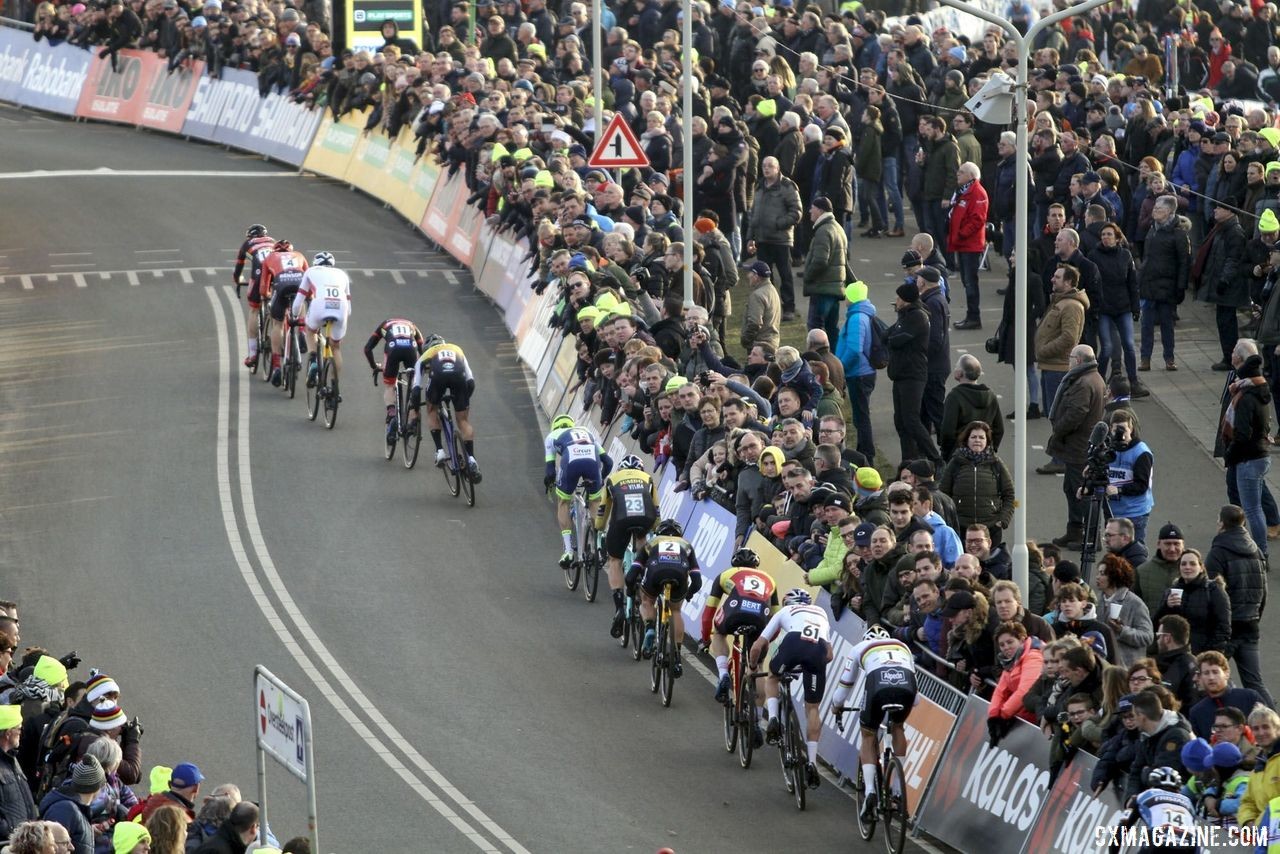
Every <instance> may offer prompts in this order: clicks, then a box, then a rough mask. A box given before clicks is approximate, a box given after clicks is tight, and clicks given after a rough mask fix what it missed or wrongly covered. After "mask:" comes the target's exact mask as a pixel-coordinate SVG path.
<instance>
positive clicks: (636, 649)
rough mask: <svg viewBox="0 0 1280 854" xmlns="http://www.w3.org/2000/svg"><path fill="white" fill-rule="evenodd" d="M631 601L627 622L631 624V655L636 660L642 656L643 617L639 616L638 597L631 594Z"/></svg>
mask: <svg viewBox="0 0 1280 854" xmlns="http://www.w3.org/2000/svg"><path fill="white" fill-rule="evenodd" d="M630 602H631V616H630V617H629V618H628V620H627V622H629V623H630V624H631V657H632V658H634V659H635V660H636V661H639V660H640V659H642V658H644V618H643V617H641V616H640V599H639V598H638V596H633V597H631V599H630Z"/></svg>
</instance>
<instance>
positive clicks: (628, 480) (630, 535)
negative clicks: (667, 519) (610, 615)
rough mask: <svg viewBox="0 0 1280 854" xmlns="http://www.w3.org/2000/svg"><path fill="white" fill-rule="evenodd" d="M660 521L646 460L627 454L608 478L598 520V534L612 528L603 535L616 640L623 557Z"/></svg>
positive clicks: (655, 488) (619, 630) (620, 617)
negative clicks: (606, 527)
mask: <svg viewBox="0 0 1280 854" xmlns="http://www.w3.org/2000/svg"><path fill="white" fill-rule="evenodd" d="M657 521H658V485H657V484H656V483H654V482H653V478H652V477H650V476H649V473H648V472H646V471H645V470H644V460H642V459H640V458H639V457H638V456H636V455H635V454H627V456H625V457H623V458H622V461H621V462H620V463H618V469H617V471H614V472H610V474H609V476H608V477H607V478H605V481H604V503H603V504H601V505H600V510H599V513H598V515H597V516H596V529H597V530H604V528H605V524H606V523H607V524H608V526H609V527H608V531H607V532H606V533H605V535H604V551H605V554H606V555H608V556H609V561H608V563H607V564H606V567H605V571H606V572H607V573H608V575H609V589H610V590H611V591H612V592H613V607H614V609H615V618H614V625H613V627H612V628H610V629H609V633H610V634H611V635H613V636H614V637H622V621H623V614H622V611H623V599H624V597H623V578H622V556H623V555H625V554H626V552H627V546H629V545H634V546H635V548H636V549H639V547H640V543H641V541H642V540H643V539H644V536H645V535H646V534H648V533H649V531H651V530H653V526H654V524H655V523H656V522H657Z"/></svg>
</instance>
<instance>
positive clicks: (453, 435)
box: [439, 392, 476, 507]
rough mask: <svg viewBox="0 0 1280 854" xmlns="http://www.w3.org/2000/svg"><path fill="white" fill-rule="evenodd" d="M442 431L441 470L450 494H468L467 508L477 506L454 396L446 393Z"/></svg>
mask: <svg viewBox="0 0 1280 854" xmlns="http://www.w3.org/2000/svg"><path fill="white" fill-rule="evenodd" d="M439 412H440V429H441V430H442V431H443V436H442V438H443V440H444V442H443V444H444V451H445V458H444V462H443V463H442V464H441V466H440V469H441V471H443V472H444V481H445V483H446V484H448V486H449V494H450V495H452V496H453V497H454V498H457V497H458V493H459V492H465V493H466V494H467V506H468V507H475V506H476V483H475V481H474V480H472V478H471V468H470V466H468V465H467V452H466V450H465V449H464V448H463V446H462V434H460V433H459V432H458V426H457V422H456V421H455V420H454V415H453V395H452V394H451V393H448V392H446V393H445V394H444V396H443V397H442V398H441V399H440V406H439Z"/></svg>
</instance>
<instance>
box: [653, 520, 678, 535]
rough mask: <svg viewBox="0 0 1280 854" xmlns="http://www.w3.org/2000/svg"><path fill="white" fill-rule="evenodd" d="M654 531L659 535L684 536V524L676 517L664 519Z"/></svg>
mask: <svg viewBox="0 0 1280 854" xmlns="http://www.w3.org/2000/svg"><path fill="white" fill-rule="evenodd" d="M653 532H654V533H655V534H657V535H658V536H659V537H683V536H684V526H682V525H681V524H680V523H679V522H677V521H676V520H675V519H663V520H662V521H661V522H659V523H658V527H657V528H655V529H654V531H653Z"/></svg>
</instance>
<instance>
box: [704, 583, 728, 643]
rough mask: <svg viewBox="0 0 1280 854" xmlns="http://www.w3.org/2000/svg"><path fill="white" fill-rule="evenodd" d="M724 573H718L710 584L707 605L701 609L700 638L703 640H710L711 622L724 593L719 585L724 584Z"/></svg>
mask: <svg viewBox="0 0 1280 854" xmlns="http://www.w3.org/2000/svg"><path fill="white" fill-rule="evenodd" d="M723 578H724V573H720V574H719V575H717V576H716V577H715V579H714V580H713V581H712V582H711V592H710V593H709V594H708V595H707V603H706V605H704V606H703V608H702V637H703V638H704V639H705V640H708V641H709V640H711V634H712V628H711V624H712V621H713V620H714V619H715V616H716V609H717V608H718V607H720V599H721V597H722V595H723V593H724V591H723V590H722V589H721V585H722V584H723V583H724V582H723V581H722V579H723Z"/></svg>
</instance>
